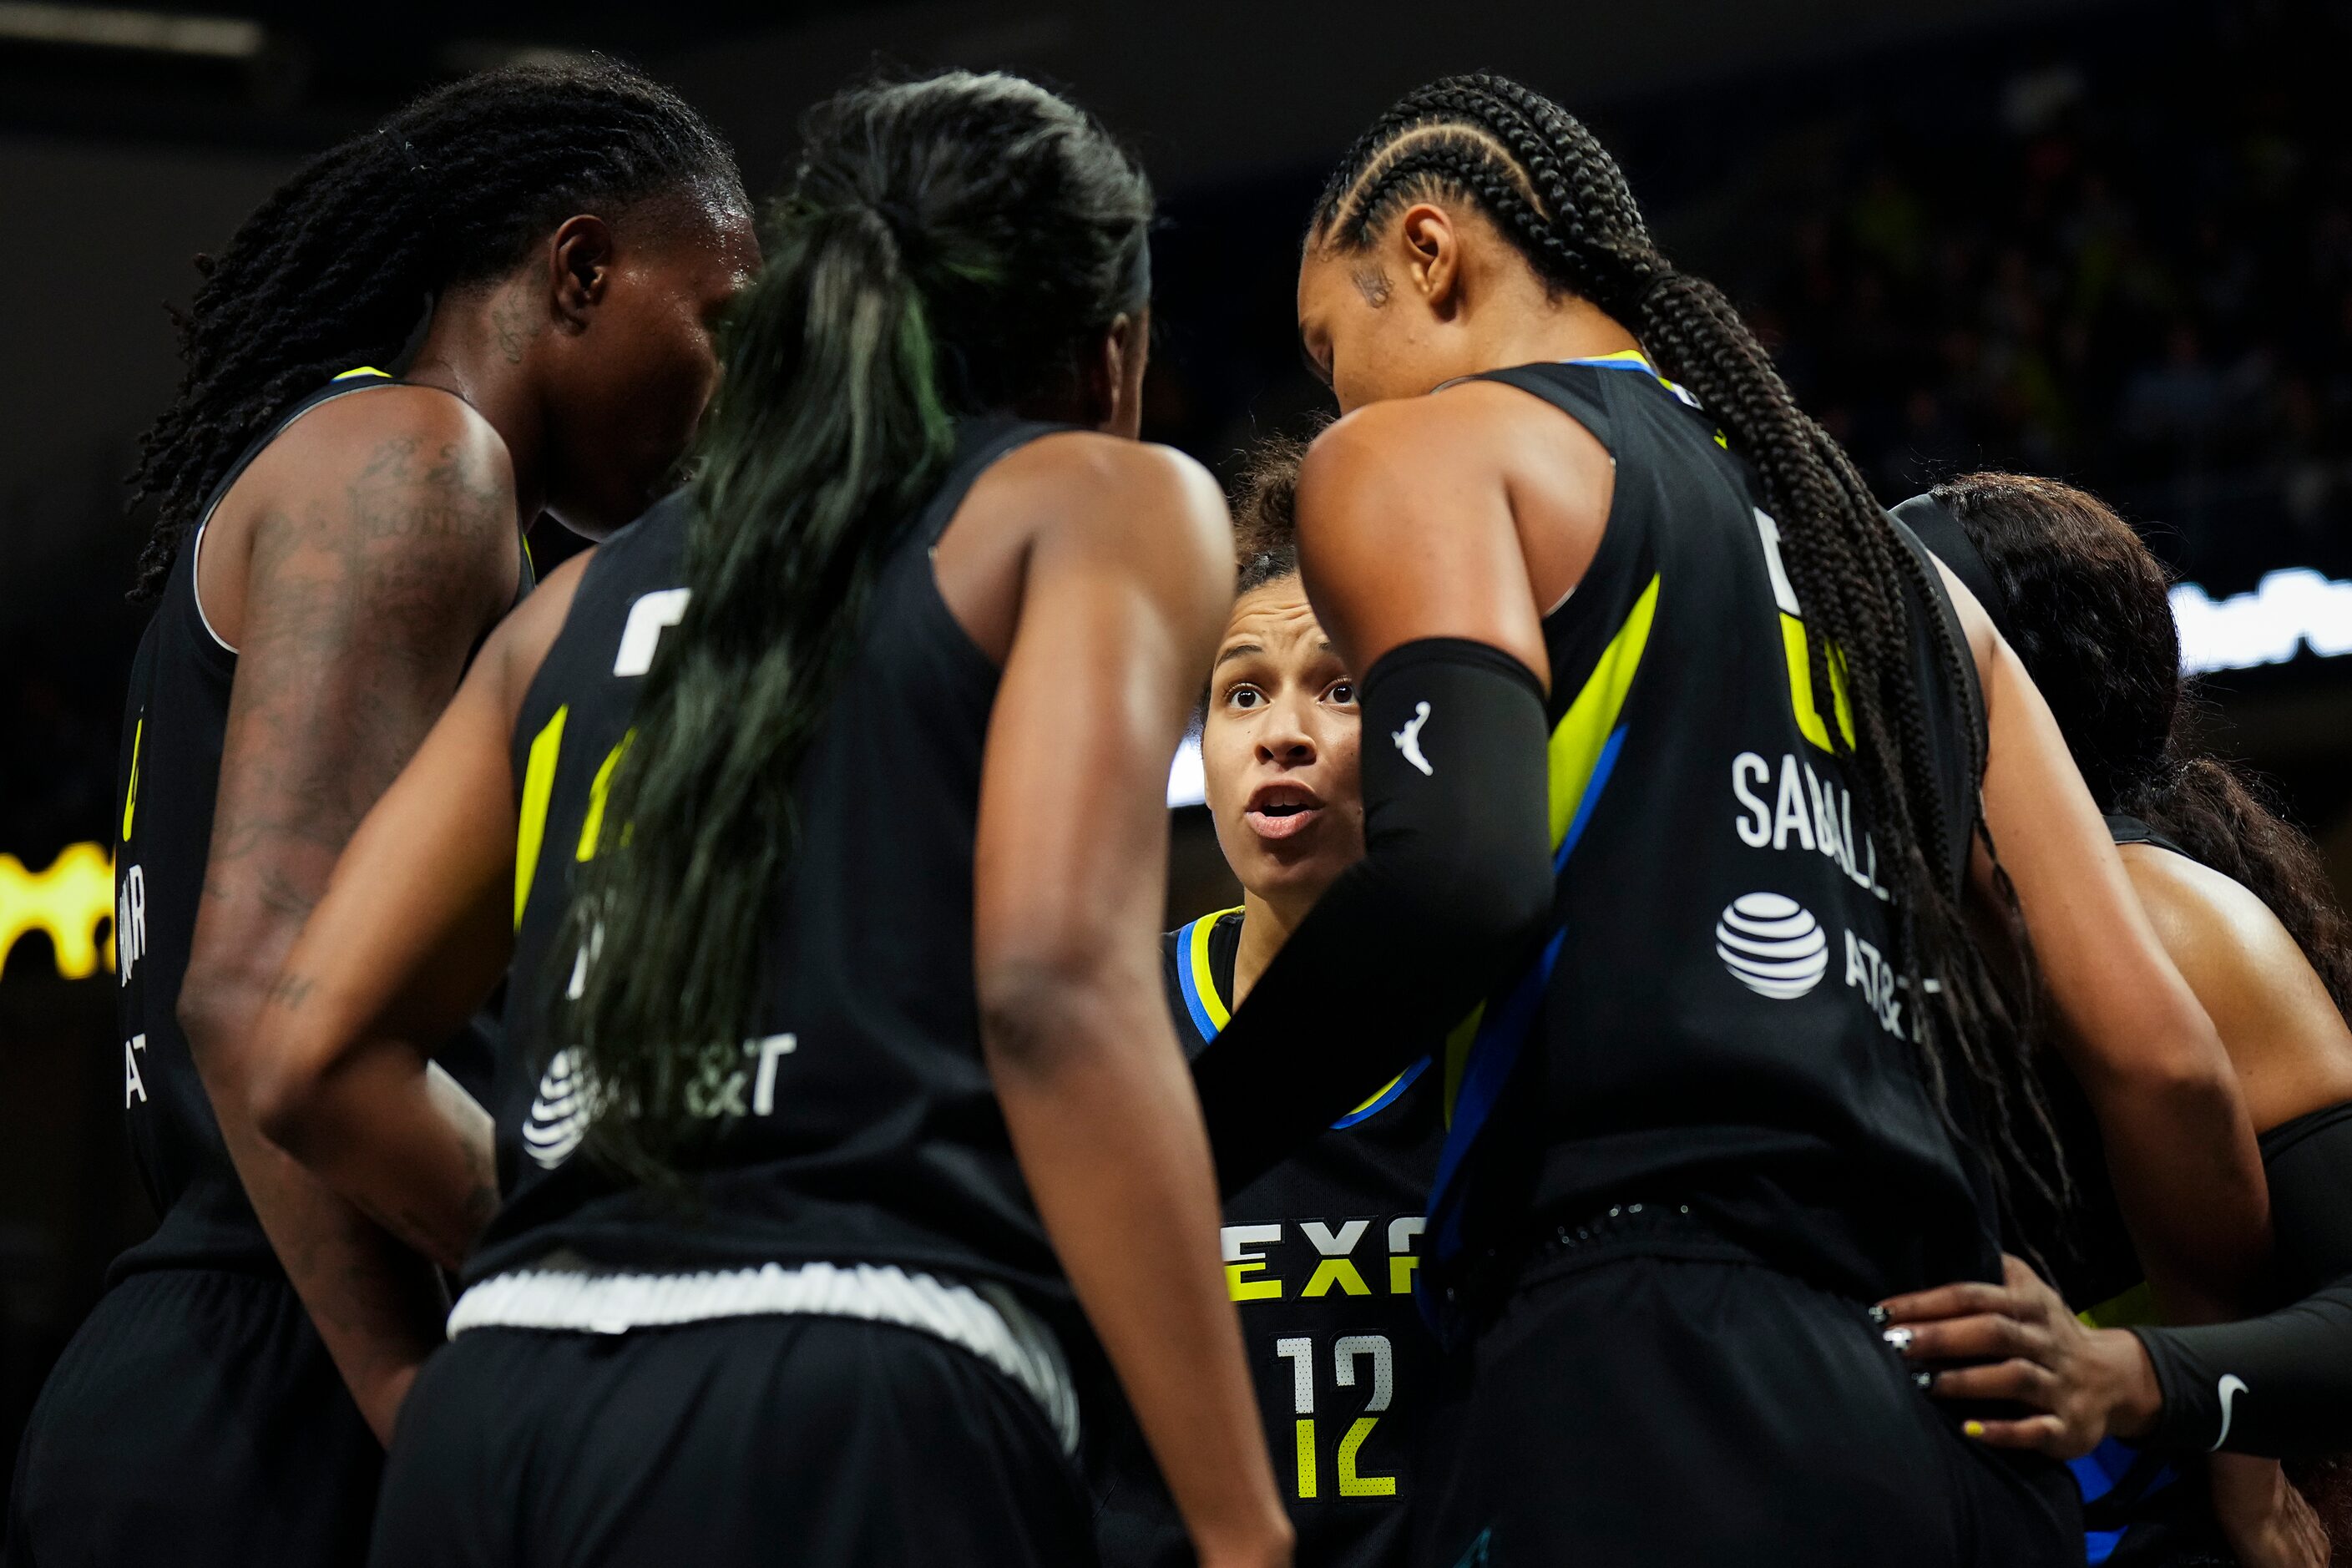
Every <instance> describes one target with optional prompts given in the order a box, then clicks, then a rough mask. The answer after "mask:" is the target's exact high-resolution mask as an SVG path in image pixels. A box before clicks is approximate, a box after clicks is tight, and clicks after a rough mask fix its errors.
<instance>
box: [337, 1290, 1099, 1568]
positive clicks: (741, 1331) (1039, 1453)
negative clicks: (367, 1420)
mask: <svg viewBox="0 0 2352 1568" xmlns="http://www.w3.org/2000/svg"><path fill="white" fill-rule="evenodd" d="M373 1561H374V1562H376V1563H380V1564H383V1568H493V1565H495V1568H509V1565H511V1564H526V1563H550V1564H554V1563H561V1564H562V1565H563V1568H638V1565H642V1568H675V1565H676V1564H678V1563H693V1564H695V1565H696V1568H733V1565H736V1564H741V1565H742V1568H752V1565H753V1564H757V1565H759V1568H772V1565H773V1564H775V1563H793V1564H795V1565H801V1568H853V1565H858V1568H864V1565H873V1568H884V1565H887V1568H899V1565H902V1564H905V1565H913V1564H929V1563H937V1564H940V1565H942V1568H944V1565H946V1564H950V1563H954V1564H961V1563H975V1564H983V1563H984V1564H987V1565H989V1568H999V1565H1003V1568H1023V1565H1024V1564H1030V1563H1035V1564H1039V1565H1041V1568H1042V1565H1045V1564H1052V1565H1054V1568H1062V1565H1065V1564H1081V1565H1082V1564H1086V1563H1092V1562H1093V1561H1094V1547H1093V1543H1092V1540H1091V1537H1090V1534H1089V1531H1088V1527H1087V1501H1086V1496H1085V1493H1084V1491H1083V1489H1082V1488H1081V1487H1080V1485H1079V1481H1078V1476H1077V1471H1076V1466H1075V1463H1074V1461H1072V1460H1071V1459H1069V1458H1066V1456H1065V1455H1064V1454H1063V1453H1062V1450H1061V1445H1060V1444H1059V1442H1058V1441H1056V1439H1055V1436H1054V1433H1053V1429H1052V1427H1051V1426H1048V1425H1047V1422H1046V1419H1045V1412H1044V1411H1043V1410H1042V1409H1040V1408H1039V1406H1038V1405H1037V1402H1036V1400H1035V1399H1034V1397H1033V1396H1032V1395H1031V1394H1028V1393H1027V1392H1026V1391H1024V1390H1023V1389H1022V1388H1021V1387H1020V1386H1018V1385H1017V1384H1014V1383H1013V1382H1012V1381H1011V1380H1010V1379H1008V1378H1006V1377H1005V1376H1004V1375H1003V1373H999V1372H998V1371H997V1370H996V1369H995V1368H994V1367H992V1366H990V1365H989V1364H988V1363H985V1362H983V1361H982V1360H981V1359H980V1358H979V1357H978V1356H975V1355H973V1354H971V1352H967V1351H964V1350H961V1349H960V1348H958V1347H956V1346H954V1345H951V1344H948V1343H946V1342H943V1341H940V1340H939V1339H936V1338H934V1337H932V1336H931V1335H929V1334H927V1333H924V1332H921V1331H917V1330H913V1329H904V1328H898V1327H895V1326H891V1325H887V1324H879V1323H869V1322H864V1321H853V1320H850V1319H845V1318H824V1317H755V1318H730V1319H726V1320H723V1321H713V1322H706V1323H692V1324H688V1325H686V1326H684V1327H681V1328H671V1329H644V1330H637V1331H633V1332H629V1333H625V1334H610V1335H607V1334H590V1333H574V1332H555V1331H538V1330H528V1329H476V1330H473V1331H469V1332H467V1333H464V1334H461V1335H459V1336H458V1337H457V1340H456V1342H453V1343H452V1344H450V1345H449V1347H448V1348H447V1349H446V1350H443V1351H440V1352H436V1354H435V1355H434V1357H433V1359H432V1361H431V1362H429V1363H426V1365H425V1371H424V1373H422V1374H421V1375H420V1376H419V1377H418V1379H417V1382H416V1386H415V1389H414V1390H413V1391H412V1392H411V1393H410V1394H409V1397H408V1402H407V1404H406V1405H404V1406H403V1408H402V1410H401V1413H400V1429H399V1431H398V1433H397V1434H396V1435H395V1436H394V1440H393V1445H392V1458H391V1461H390V1464H389V1465H388V1467H387V1468H386V1470H385V1473H384V1483H383V1509H382V1511H381V1514H380V1515H379V1518H378V1521H377V1525H376V1535H375V1552H374V1557H373Z"/></svg>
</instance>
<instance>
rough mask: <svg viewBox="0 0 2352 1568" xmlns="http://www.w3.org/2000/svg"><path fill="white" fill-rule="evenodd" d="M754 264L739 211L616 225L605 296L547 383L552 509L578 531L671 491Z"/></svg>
mask: <svg viewBox="0 0 2352 1568" xmlns="http://www.w3.org/2000/svg"><path fill="white" fill-rule="evenodd" d="M759 265H760V250H759V242H758V240H757V239H756V238H755V237H753V234H752V230H751V219H750V217H749V216H746V215H745V214H743V213H742V212H740V211H737V210H733V209H729V208H726V207H721V206H713V207H710V208H708V209H705V210H702V211H698V212H696V213H695V214H693V215H692V216H691V217H690V218H673V219H672V221H670V222H668V223H666V224H663V225H661V226H658V227H657V228H654V227H651V226H632V225H631V224H629V223H628V222H627V220H624V221H623V222H622V223H621V224H620V225H619V226H617V233H616V236H615V240H614V248H613V250H612V253H611V257H610V261H609V266H608V272H607V275H606V277H605V279H604V289H603V292H602V294H601V296H600V297H599V298H597V299H596V300H594V302H593V309H590V310H585V311H583V313H582V314H581V316H580V323H581V324H580V325H579V327H578V330H577V331H575V332H574V333H573V334H572V340H571V341H570V342H568V343H567V344H566V345H565V346H566V347H567V349H569V351H570V352H569V353H567V354H566V355H565V356H564V363H563V365H562V371H561V374H558V375H557V376H555V377H553V378H551V379H552V382H553V390H552V393H551V398H550V401H551V404H552V405H553V406H552V408H551V419H550V421H549V424H550V441H549V447H550V451H549V457H550V458H551V462H550V464H549V473H550V485H551V488H550V491H549V495H548V498H547V505H548V510H550V511H552V512H553V513H555V515H556V516H557V517H559V518H561V519H562V521H564V522H565V523H566V524H567V525H568V526H570V527H571V528H572V529H573V530H574V531H578V532H581V533H584V534H587V535H589V536H590V537H592V538H601V537H603V536H604V534H606V533H609V532H611V531H613V530H614V529H616V528H619V527H620V526H622V525H623V524H625V523H626V522H628V521H631V520H633V519H634V518H635V517H636V515H637V514H638V513H639V512H641V511H643V510H645V509H646V507H647V506H649V505H650V504H652V503H653V502H654V501H655V500H657V499H659V497H660V495H661V493H662V491H663V490H664V489H667V487H668V486H669V485H670V484H672V483H673V482H675V480H676V479H677V463H678V459H679V458H680V457H682V456H683V455H684V454H685V452H686V449H687V447H688V444H689V443H691V442H692V440H693V438H694V432H695V426H697V425H698V423H699V422H700V420H701V418H702V411H703V408H704V406H705V405H708V404H709V401H710V395H711V394H712V393H713V392H714V391H716V390H717V389H718V385H719V355H718V350H717V332H718V328H719V321H720V318H721V317H722V316H724V315H725V313H726V310H727V307H728V305H729V304H730V302H731V301H732V300H734V298H735V296H736V294H737V293H738V292H739V291H740V290H741V289H743V287H744V286H745V285H746V284H747V283H749V282H750V281H751V275H752V273H753V272H754V271H756V270H757V269H758V267H759Z"/></svg>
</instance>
